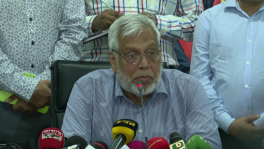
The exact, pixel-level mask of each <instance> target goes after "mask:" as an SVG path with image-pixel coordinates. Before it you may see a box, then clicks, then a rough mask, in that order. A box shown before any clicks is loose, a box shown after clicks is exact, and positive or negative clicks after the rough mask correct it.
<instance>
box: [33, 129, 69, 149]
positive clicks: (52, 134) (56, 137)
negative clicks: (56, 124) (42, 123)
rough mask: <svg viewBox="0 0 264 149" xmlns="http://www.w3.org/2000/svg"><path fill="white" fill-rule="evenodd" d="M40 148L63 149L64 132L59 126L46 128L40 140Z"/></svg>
mask: <svg viewBox="0 0 264 149" xmlns="http://www.w3.org/2000/svg"><path fill="white" fill-rule="evenodd" d="M38 145H39V149H49V148H52V149H61V148H63V145H64V134H63V132H62V131H61V130H60V129H58V128H46V129H44V130H43V131H42V132H41V134H40V136H39V140H38Z"/></svg>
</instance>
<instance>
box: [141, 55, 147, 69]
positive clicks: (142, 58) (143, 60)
mask: <svg viewBox="0 0 264 149" xmlns="http://www.w3.org/2000/svg"><path fill="white" fill-rule="evenodd" d="M139 67H140V68H143V69H146V68H148V67H149V62H148V59H147V57H146V56H145V55H142V57H141V60H140V62H139Z"/></svg>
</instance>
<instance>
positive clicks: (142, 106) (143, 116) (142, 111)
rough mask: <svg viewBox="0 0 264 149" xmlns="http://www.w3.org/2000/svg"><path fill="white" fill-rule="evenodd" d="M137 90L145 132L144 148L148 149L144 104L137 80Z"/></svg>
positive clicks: (140, 86)
mask: <svg viewBox="0 0 264 149" xmlns="http://www.w3.org/2000/svg"><path fill="white" fill-rule="evenodd" d="M137 87H138V91H139V96H140V103H141V108H142V110H141V114H142V119H143V123H144V132H145V141H146V149H148V143H147V142H148V136H147V133H146V121H145V114H144V104H143V97H142V82H141V81H140V80H139V81H138V85H137Z"/></svg>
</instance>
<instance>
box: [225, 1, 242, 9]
mask: <svg viewBox="0 0 264 149" xmlns="http://www.w3.org/2000/svg"><path fill="white" fill-rule="evenodd" d="M224 5H225V8H228V7H233V8H235V7H237V6H238V7H239V8H240V6H239V5H238V3H237V0H228V1H225V2H224Z"/></svg>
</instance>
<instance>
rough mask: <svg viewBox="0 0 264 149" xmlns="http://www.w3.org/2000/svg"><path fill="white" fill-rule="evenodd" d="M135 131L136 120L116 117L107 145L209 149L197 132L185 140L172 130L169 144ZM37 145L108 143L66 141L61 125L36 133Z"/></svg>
mask: <svg viewBox="0 0 264 149" xmlns="http://www.w3.org/2000/svg"><path fill="white" fill-rule="evenodd" d="M138 89H139V92H140V99H141V107H142V112H143V113H142V116H143V121H144V126H145V129H146V125H145V119H144V108H143V99H142V94H141V90H142V83H141V81H138ZM137 132H138V123H137V122H135V121H133V120H130V119H121V120H118V121H116V122H115V123H114V125H113V128H112V136H113V139H114V142H113V144H112V145H111V147H110V149H212V148H211V146H210V145H209V143H208V142H207V141H206V140H205V139H204V138H202V137H201V136H199V135H193V136H192V137H191V138H190V139H189V140H188V141H187V143H186V144H185V143H184V141H183V139H182V138H181V136H180V135H179V134H178V133H177V132H173V133H171V135H170V136H169V140H170V141H169V142H170V144H169V143H168V142H167V140H166V139H164V138H162V137H155V138H152V139H150V140H148V139H147V135H146V133H145V139H146V140H145V142H142V141H139V140H135V141H133V140H134V138H135V136H136V135H137ZM64 143H65V144H64ZM2 147H5V148H2ZM2 147H1V144H0V149H20V148H19V147H18V146H15V145H14V144H2ZM39 149H108V146H107V144H106V143H104V142H103V141H96V142H94V143H92V144H87V142H86V140H85V139H83V138H82V137H79V136H72V137H70V138H69V139H68V140H67V141H65V138H64V134H63V132H62V131H61V130H60V129H57V128H46V129H44V130H43V131H42V132H41V134H40V136H39Z"/></svg>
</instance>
